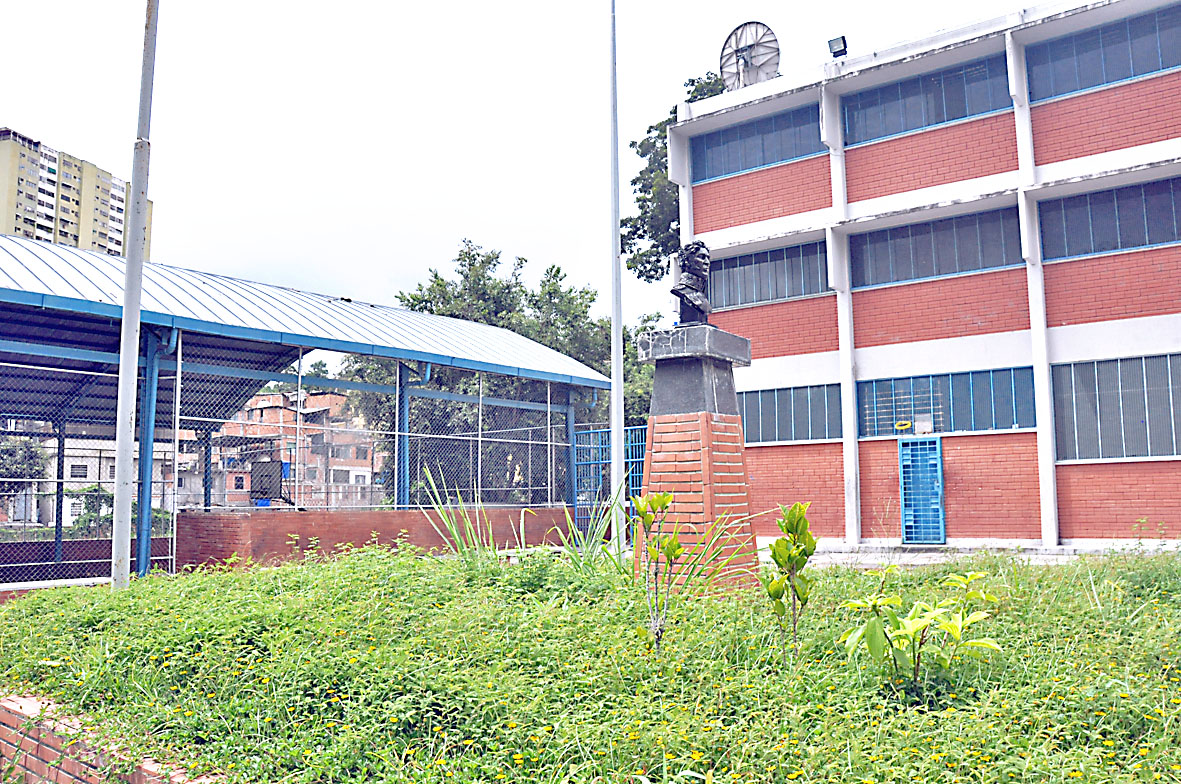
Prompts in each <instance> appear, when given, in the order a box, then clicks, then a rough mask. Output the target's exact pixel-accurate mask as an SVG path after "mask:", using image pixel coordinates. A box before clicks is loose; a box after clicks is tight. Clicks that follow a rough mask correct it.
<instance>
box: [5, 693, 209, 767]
mask: <svg viewBox="0 0 1181 784" xmlns="http://www.w3.org/2000/svg"><path fill="white" fill-rule="evenodd" d="M51 710H52V705H51V704H50V703H49V702H48V701H46V700H42V699H38V698H35V697H0V781H4V782H6V784H7V782H10V781H11V782H14V783H15V784H39V783H40V782H48V781H52V782H58V784H108V782H112V781H123V782H128V784H201V783H203V782H204V783H210V782H214V781H217V780H218V779H215V778H211V777H209V776H201V777H200V778H196V779H190V778H189V777H188V776H185V775H184V774H183V773H180V772H174V771H172V770H170V769H168V768H167V767H166V766H163V765H160V764H159V763H157V762H155V761H154V760H143V761H142V762H140V764H139V765H137V766H135V768H134V769H133V770H132V771H131V772H130V773H124V774H117V773H115V770H117V769H119V768H124V767H126V762H125V761H124V760H121V759H120V758H119V757H118V755H116V754H112V753H110V752H109V751H106V750H103V748H102V747H101V745H100V744H98V743H95V742H94V741H93V739H92V738H93V736H91V737H89V738H88V737H87V735H88V733H86V732H85V731H84V730H82V728H81V725H80V724H79V722H77V721H76V720H72V719H68V718H59V717H54V716H53V715H52V713H51Z"/></svg>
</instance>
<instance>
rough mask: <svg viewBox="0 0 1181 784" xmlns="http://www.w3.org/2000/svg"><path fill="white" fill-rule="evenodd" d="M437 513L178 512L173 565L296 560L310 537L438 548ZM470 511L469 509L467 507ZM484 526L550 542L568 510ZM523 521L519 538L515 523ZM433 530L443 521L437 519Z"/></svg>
mask: <svg viewBox="0 0 1181 784" xmlns="http://www.w3.org/2000/svg"><path fill="white" fill-rule="evenodd" d="M427 514H430V515H431V517H432V519H435V520H436V524H438V518H437V517H435V513H434V512H431V511H429V510H420V509H406V510H393V509H338V510H328V511H324V510H309V511H306V512H297V511H293V510H287V509H233V510H230V509H226V510H218V511H211V512H181V514H180V516H179V518H178V520H177V529H176V531H177V536H176V564H177V568H178V569H180V568H183V567H185V566H196V565H199V564H203V563H218V562H222V561H225V560H226V559H227V558H229V557H230V556H232V555H237V556H239V557H241V558H250V559H251V560H253V561H255V562H258V563H267V562H274V561H283V560H288V559H290V558H293V557H298V556H299V555H300V554H301V553H302V551H303V550H305V549H306V548H308V547H310V546H311V545H312V543H313V540H315V541H316V546H317V548H318V549H319V550H320V551H321V552H331V551H332V550H334V549H336V548H338V547H340V546H342V545H345V544H351V545H354V546H357V547H360V546H362V545H364V544H367V543H369V542H372V541H377V542H379V543H383V544H392V543H394V542H395V541H397V540H399V539H401V540H402V541H404V542H406V543H408V544H412V545H414V546H416V547H421V548H423V549H424V550H432V549H442V548H443V547H444V546H445V543H444V540H443V538H442V537H441V536H439V534H438V532H436V531H435V529H434V527H432V526H431V523H430V520H428V519H427ZM469 514H474V512H473V511H471V510H469ZM483 519H484V520H485V521H486V522H484V523H483V524H482V525H483V527H484V528H485V530H486V529H487V524H488V523H491V525H492V533H493V536H494V538H495V541H496V544H497V545H498V546H500V547H517V546H520V545H526V546H534V545H539V544H556V543H558V541H559V540H558V537H557V535H556V533H555V532H554V528H555V527H559V526H560V527H562V528H565V526H566V510H565V508H563V507H558V508H553V509H534V510H531V511H529V510H524V509H522V508H520V507H507V508H497V509H486V510H485V511H484V517H483ZM522 525H523V526H524V540H523V541H521V539H522V534H521V528H522ZM439 528H440V529H443V526H442V525H441V524H439Z"/></svg>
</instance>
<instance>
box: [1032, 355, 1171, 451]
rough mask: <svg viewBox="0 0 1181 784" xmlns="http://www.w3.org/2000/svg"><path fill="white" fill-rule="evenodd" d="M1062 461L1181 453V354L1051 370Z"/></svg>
mask: <svg viewBox="0 0 1181 784" xmlns="http://www.w3.org/2000/svg"><path fill="white" fill-rule="evenodd" d="M1050 372H1051V379H1052V382H1053V388H1054V440H1055V443H1056V444H1057V449H1058V459H1059V460H1086V459H1092V458H1104V457H1167V456H1171V455H1181V354H1159V355H1156V356H1147V357H1131V358H1128V359H1109V360H1102V361H1097V362H1074V363H1071V364H1065V365H1055V366H1053V367H1052V368H1051V371H1050Z"/></svg>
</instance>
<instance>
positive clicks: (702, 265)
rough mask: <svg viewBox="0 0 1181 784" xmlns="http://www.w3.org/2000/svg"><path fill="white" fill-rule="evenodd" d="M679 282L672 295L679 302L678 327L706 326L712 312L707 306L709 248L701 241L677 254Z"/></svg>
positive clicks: (691, 243) (694, 242)
mask: <svg viewBox="0 0 1181 784" xmlns="http://www.w3.org/2000/svg"><path fill="white" fill-rule="evenodd" d="M677 264H678V265H680V268H681V280H680V281H679V282H678V283H677V285H675V286H673V288H672V293H673V294H675V295H676V296H677V298H678V299H679V300H680V301H681V313H680V319H679V321H678V325H681V326H687V325H689V324H708V323H709V314H710V312H711V311H712V310H713V308H711V307H710V304H709V296H708V294H707V292H708V291H709V289H708V286H709V248H707V247H705V243H704V242H702V241H701V240H695V241H693V242H690V243H689V244H688V245H686V246H685V247H683V248H681V252H680V253H678V254H677Z"/></svg>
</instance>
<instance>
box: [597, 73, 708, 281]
mask: <svg viewBox="0 0 1181 784" xmlns="http://www.w3.org/2000/svg"><path fill="white" fill-rule="evenodd" d="M685 87H686V88H688V97H687V99H688V100H689V101H690V102H692V101H697V100H700V99H702V98H708V97H709V96H711V95H718V94H719V93H721V92H722V91H723V90H724V89H725V88H724V87H723V84H722V77H720V76H718V75H717V74H716V73H714V72H713V71H710V72H709V73H707V74H706V75H705V76H702V77H696V78H693V79H690V80H688V81H687V82H685ZM676 121H677V107H675V106H674V107H673V108H672V109H671V110H670V111H669V113H668V116H667V117H665V118H664V119H663V120H661V121H660V122H658V123H656V124H655V125H650V126H648V133H647V135H646V136H645V137H644V138H643V139H639V140H637V141H633V142H631V145H630V146H631V148H632V149H633V150H635V151H636V154H637V155H639V156H640V157H641V158H643V159H644V168H643V169H641V170H640V173H639V174H637V175H636V176H635V177H633V178H632V181H631V184H632V189H633V190H634V192H635V195H636V206H637V207H638V208H639V211H640V214H639V215H633V216H630V217H627V218H624V219H623V220H622V221H621V223H620V228H621V229H622V232H623V235H622V238H621V248H622V251H623V253H624V255H626V256H627V268H628V269H629V270H631V271H632V272H633V273H635V275H636V277H638V278H639V279H640V280H645V281H656V280H660V279H661V278H663V277H664V276H665V275H666V274H667V273H668V268H669V262H670V260H671V259H672V257H673V254H675V253H676V252H677V250H678V249H679V248H680V247H681V237H680V229H681V212H680V210H681V207H680V204H681V199H680V192H679V189H678V187H677V185H676V184H675V183H673V182H672V181H671V180H669V178H668V129H669V126H671V125H672V124H673V123H675V122H676Z"/></svg>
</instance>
